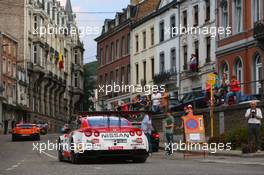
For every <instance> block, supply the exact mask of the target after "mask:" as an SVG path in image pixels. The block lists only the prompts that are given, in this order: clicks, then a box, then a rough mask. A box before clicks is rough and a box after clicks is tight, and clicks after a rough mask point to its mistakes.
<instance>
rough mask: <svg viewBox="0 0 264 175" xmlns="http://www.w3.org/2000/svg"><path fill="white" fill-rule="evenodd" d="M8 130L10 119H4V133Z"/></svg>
mask: <svg viewBox="0 0 264 175" xmlns="http://www.w3.org/2000/svg"><path fill="white" fill-rule="evenodd" d="M7 132H8V120H5V121H4V134H5V135H6V134H7Z"/></svg>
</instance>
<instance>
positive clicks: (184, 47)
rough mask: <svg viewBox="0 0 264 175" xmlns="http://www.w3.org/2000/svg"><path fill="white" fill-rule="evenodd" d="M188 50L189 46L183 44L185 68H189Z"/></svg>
mask: <svg viewBox="0 0 264 175" xmlns="http://www.w3.org/2000/svg"><path fill="white" fill-rule="evenodd" d="M187 54H188V51H187V46H183V63H184V65H183V70H187V62H188V58H187V57H188V55H187Z"/></svg>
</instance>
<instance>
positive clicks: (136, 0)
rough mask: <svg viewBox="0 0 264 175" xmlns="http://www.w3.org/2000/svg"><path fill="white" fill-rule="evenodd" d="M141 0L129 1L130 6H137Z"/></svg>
mask: <svg viewBox="0 0 264 175" xmlns="http://www.w3.org/2000/svg"><path fill="white" fill-rule="evenodd" d="M140 1H141V0H130V5H137V4H139V2H140Z"/></svg>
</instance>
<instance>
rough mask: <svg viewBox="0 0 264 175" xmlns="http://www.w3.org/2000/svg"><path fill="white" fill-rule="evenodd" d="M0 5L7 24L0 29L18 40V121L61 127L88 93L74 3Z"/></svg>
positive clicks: (33, 1)
mask: <svg viewBox="0 0 264 175" xmlns="http://www.w3.org/2000/svg"><path fill="white" fill-rule="evenodd" d="M13 3H15V4H16V5H13ZM0 5H1V6H2V7H4V8H3V9H4V11H2V12H3V15H2V14H1V18H0V23H5V25H1V26H0V30H2V31H9V32H10V33H12V35H13V36H14V37H16V38H18V39H17V40H18V56H17V75H18V77H17V79H18V83H17V109H18V114H17V120H18V121H19V120H22V119H23V120H24V121H26V122H45V123H49V124H50V129H51V130H52V131H55V130H58V129H59V127H60V126H61V125H62V124H63V123H65V122H67V121H70V120H72V119H73V118H75V117H74V116H75V115H76V114H77V112H78V111H80V110H81V96H82V94H83V77H82V75H83V52H84V49H83V44H82V43H81V41H80V39H79V34H78V29H77V25H76V21H75V15H74V14H73V11H72V7H71V2H70V0H67V1H66V6H65V7H62V6H61V5H60V3H59V2H58V1H56V0H43V1H39V0H26V1H20V0H15V2H14V1H12V3H11V2H0ZM2 12H1V13H2Z"/></svg>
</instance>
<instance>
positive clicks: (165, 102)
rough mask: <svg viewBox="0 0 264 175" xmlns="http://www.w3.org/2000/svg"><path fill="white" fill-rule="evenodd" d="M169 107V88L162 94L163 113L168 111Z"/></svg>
mask: <svg viewBox="0 0 264 175" xmlns="http://www.w3.org/2000/svg"><path fill="white" fill-rule="evenodd" d="M168 106H169V92H168V90H167V88H165V91H164V92H163V94H162V99H161V109H162V110H163V112H167V111H168Z"/></svg>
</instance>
